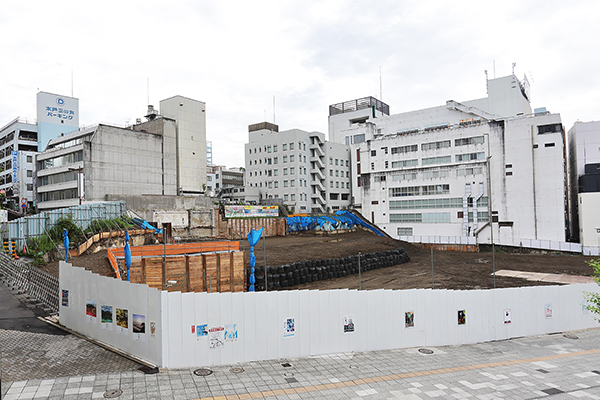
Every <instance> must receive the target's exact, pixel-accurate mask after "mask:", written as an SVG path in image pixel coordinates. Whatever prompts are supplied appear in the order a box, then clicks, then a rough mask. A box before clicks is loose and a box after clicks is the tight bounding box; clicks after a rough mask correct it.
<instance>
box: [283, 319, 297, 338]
mask: <svg viewBox="0 0 600 400" xmlns="http://www.w3.org/2000/svg"><path fill="white" fill-rule="evenodd" d="M294 336H296V319H295V318H286V319H284V320H283V337H284V338H293V337H294Z"/></svg>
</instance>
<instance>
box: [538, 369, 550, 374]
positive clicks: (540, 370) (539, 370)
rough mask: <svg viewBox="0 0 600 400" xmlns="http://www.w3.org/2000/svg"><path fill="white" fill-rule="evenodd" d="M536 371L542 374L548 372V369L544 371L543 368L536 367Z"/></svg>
mask: <svg viewBox="0 0 600 400" xmlns="http://www.w3.org/2000/svg"><path fill="white" fill-rule="evenodd" d="M536 371H537V372H541V373H542V374H549V373H550V371H546V370H545V369H536Z"/></svg>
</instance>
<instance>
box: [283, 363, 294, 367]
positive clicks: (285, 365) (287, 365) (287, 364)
mask: <svg viewBox="0 0 600 400" xmlns="http://www.w3.org/2000/svg"><path fill="white" fill-rule="evenodd" d="M281 366H282V367H283V368H289V367H291V366H292V364H290V363H283V364H281Z"/></svg>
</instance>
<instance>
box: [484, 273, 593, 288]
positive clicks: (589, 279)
mask: <svg viewBox="0 0 600 400" xmlns="http://www.w3.org/2000/svg"><path fill="white" fill-rule="evenodd" d="M496 275H497V276H509V277H511V278H519V279H527V280H528V281H539V282H553V283H564V284H567V285H569V284H573V283H594V282H595V281H594V277H593V276H581V275H564V274H562V275H561V274H546V273H541V272H525V271H513V270H510V269H501V270H500V271H496Z"/></svg>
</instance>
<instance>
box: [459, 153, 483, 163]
mask: <svg viewBox="0 0 600 400" xmlns="http://www.w3.org/2000/svg"><path fill="white" fill-rule="evenodd" d="M454 158H455V160H456V162H463V161H474V160H484V159H485V153H483V152H480V153H467V154H457V155H455V156H454Z"/></svg>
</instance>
